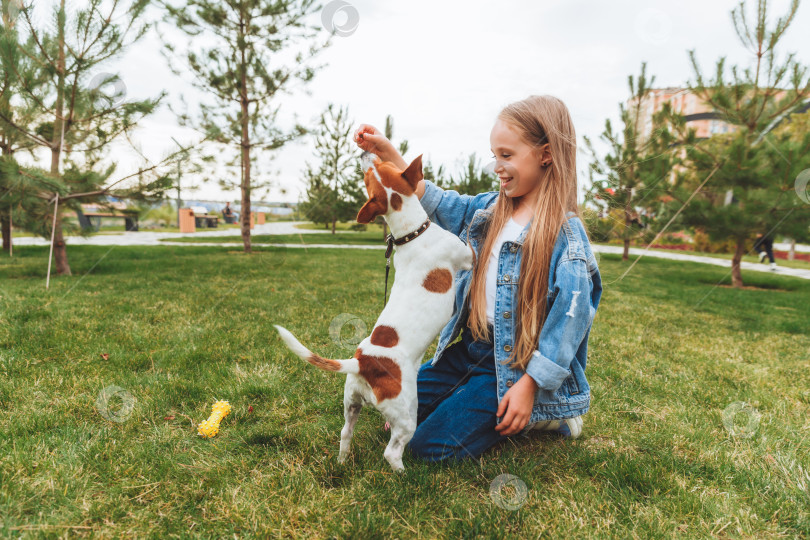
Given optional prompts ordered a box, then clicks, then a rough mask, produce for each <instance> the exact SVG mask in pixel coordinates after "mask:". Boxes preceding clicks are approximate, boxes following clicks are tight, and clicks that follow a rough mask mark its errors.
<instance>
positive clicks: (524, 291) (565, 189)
mask: <svg viewBox="0 0 810 540" xmlns="http://www.w3.org/2000/svg"><path fill="white" fill-rule="evenodd" d="M498 118H499V119H501V120H503V121H504V122H506V123H508V124H509V125H510V126H511V127H513V128H514V129H515V131H516V132H517V133H518V134H519V135H520V137H521V138H522V139H523V140H524V141H525V142H526V143H527V144H529V145H531V146H532V147H534V148H533V150H532V152H535V154H536V156H537V167H538V168H539V169H540V170H541V171H542V172H543V176H542V178H541V179H540V188H539V189H540V191H539V193H538V197H537V206H536V207H535V209H534V217H533V218H532V221H531V223H530V225H529V230H528V231H527V233H526V237H525V240H524V242H523V255H522V257H521V263H520V278H519V280H518V294H517V297H518V305H517V307H516V311H515V312H514V313H513V314H512V315H513V317H515V328H516V331H515V343H514V344H513V346H512V353H511V354H510V355H509V357H508V358H507V359H506V361H505V362H504V363H507V362H508V363H510V364H511V366H512V367H513V368H517V367H520V368H521V369H523V370H525V369H526V365H527V364H528V363H529V359H530V358H531V355H532V353H533V352H534V351H535V350H536V349H537V343H538V338H539V335H540V331H541V329H542V327H543V324H544V323H545V320H546V302H547V298H546V297H547V292H548V278H549V276H548V274H549V270H550V268H549V267H550V264H551V255H552V253H553V251H554V244H555V242H556V241H557V236H558V234H559V233H560V229H561V228H562V226H563V223H565V219H566V213H567V212H569V211H572V212H574V213H575V214H576V216H577V217H579V218H580V219H581V217H582V216H581V214H580V211H579V208H578V206H577V170H576V152H577V139H576V133H575V131H574V124H573V122H572V121H571V115H570V114H569V112H568V108H567V107H566V106H565V104H564V103H563V102H562V101H560V100H559V99H557V98H555V97H553V96H535V95H532V96H529V97H527V98H526V99H524V100H521V101H517V102H515V103H512V104H510V105H507V106H506V107H504V108H503V110H501V112H500V113H498ZM546 143H548V144H549V152H550V153H551V156H552V161H551V165H550V166H549V167H545V168H541V166H540V153H539V148H540V147H541V146H543V145H545V144H546ZM516 202H517V201H516V200H515V199H514V198H513V197H506V196H504V195H503V193H501V195H499V196H498V197H497V199H496V202H495V204H493V205H492V206H491V207H490V209H489V210H488V214H487V219H486V222H485V223H484V225H483V230H484V233H483V235H484V237H485V240H484V242H483V246H482V248H481V251H480V253H479V257H480V258H481V261H480V264H476V265H475V266H474V270H473V277H472V282H471V283H470V294H469V296H468V302H469V307H470V310H469V314H470V315H469V320H468V322H467V326H468V327H469V328H470V330H471V332H472V337H473V339H476V340H478V339H486V340H488V341H491V340H492V337H491V336H488V335H487V319H486V275H487V265H488V263H489V254H490V253H491V252H492V248H493V246H494V244H495V241H496V240H497V238H498V236H499V235H500V231H501V229H503V227H504V225H505V224H506V222H507V221H509V218H511V217H512V213H513V211H514V209H515V205H516ZM515 277H517V276H515Z"/></svg>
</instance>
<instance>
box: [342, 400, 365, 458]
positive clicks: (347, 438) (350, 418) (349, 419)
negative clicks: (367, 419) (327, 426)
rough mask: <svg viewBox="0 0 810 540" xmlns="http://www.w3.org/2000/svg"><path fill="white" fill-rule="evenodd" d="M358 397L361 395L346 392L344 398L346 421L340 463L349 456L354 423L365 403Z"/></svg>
mask: <svg viewBox="0 0 810 540" xmlns="http://www.w3.org/2000/svg"><path fill="white" fill-rule="evenodd" d="M358 398H359V396H357V395H353V394H349V392H346V397H345V398H344V400H343V417H344V418H345V419H346V423H345V424H343V429H342V430H341V431H340V453H339V454H338V463H344V462H345V461H346V458H347V457H348V456H349V448H350V447H351V444H352V435H353V434H354V425H355V423H357V417H358V416H359V415H360V410H361V409H362V408H363V404H362V403H361V402H360V400H359V399H358Z"/></svg>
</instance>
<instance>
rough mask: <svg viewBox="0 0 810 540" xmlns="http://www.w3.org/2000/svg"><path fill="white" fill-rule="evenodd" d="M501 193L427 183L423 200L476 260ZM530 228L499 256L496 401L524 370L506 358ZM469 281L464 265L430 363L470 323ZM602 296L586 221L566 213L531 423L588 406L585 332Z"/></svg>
mask: <svg viewBox="0 0 810 540" xmlns="http://www.w3.org/2000/svg"><path fill="white" fill-rule="evenodd" d="M498 194H499V192H498V191H490V192H486V193H481V194H479V195H461V194H459V193H458V192H456V191H453V190H445V189H442V188H440V187H439V186H437V185H436V184H434V183H433V182H431V181H430V180H425V193H424V195H423V196H422V198H421V199H420V202H421V204H422V208H424V210H425V212H427V214H428V217H429V218H430V220H431V221H433V222H434V223H436V224H437V225H439V226H440V227H442V228H443V229H445V230H448V231H450V232H452V233H453V234H455V235H457V236H458V237H459V238H460V239H461V240H462V241H463V242H465V243H467V244H468V245H469V246H471V247H472V249H473V251H474V252H475V254H476V258H477V259H479V258H480V254H479V249H480V247H481V245H482V244H483V237H482V236H483V235H482V233H483V230H482V229H483V227H482V225H483V223H484V222H485V221H486V218H487V216H488V215H489V212H491V211H489V210H487V209H488V208H489V207H490V206H491V205H492V204H493V203H494V202H495V200H496V199H497V197H498ZM570 214H573V212H569V215H570ZM528 228H529V225H528V224H527V225H526V226H525V227H524V228H523V230H522V231H521V233H520V236H518V238H517V240H515V241H514V242H511V241H506V242H504V243H503V245H502V246H501V251H500V254H499V256H498V273H497V281H496V287H495V289H496V291H495V322H494V325H493V329H494V334H495V335H494V348H495V366H496V375H497V388H498V402H500V401H501V400H502V399H503V396H504V394H506V392H507V390H509V388H510V387H511V386H512V385H513V384H514V383H515V382H517V380H518V379H520V377H522V376H523V374H524V371H523V370H522V369H520V368H512V367H510V366H508V365H506V364H504V363H503V362H504V361H505V360H506V359H507V358H508V357H509V353H510V351H511V350H512V345H513V344H514V342H515V324H514V321H515V318H514V317H512V313H513V311H514V310H515V309H517V306H518V302H517V301H518V298H517V291H518V283H519V280H520V275H519V274H520V259H521V254H522V252H523V249H522V247H523V242H524V239H525V237H526V234H527V232H528ZM485 259H486V257H484V260H485ZM471 280H472V271H471V270H461V271H459V272H458V273H457V274H456V276H455V281H456V301H455V307H454V310H453V316H452V317H451V319H450V321H449V322H448V323H447V325H446V326H445V327H444V328H443V329H442V331H441V333H440V334H439V344H438V346H437V348H436V354H435V355H434V357H433V360H432V361H431V365H432V364H435V363H436V362H438V361H439V359H440V358H441V356H442V353H443V352H444V350H445V348H446V347H447V346H448V345H449V344H450V343H452V342H453V341H454V340H455V339H456V338H457V337H458V334H459V333H460V332H461V330H462V329H463V327H464V326H465V325H466V323H467V316H468V313H467V312H468V308H467V305H466V297H467V294H468V292H469V288H470V282H471ZM601 296H602V280H601V276H600V274H599V267H598V266H597V264H596V259H595V257H594V255H593V252H592V251H591V246H590V243H589V242H588V238H587V236H586V234H585V229H584V226H583V224H582V222H581V221H580V220H579V218H576V217H575V216H574V217H568V219H567V220H566V221H565V223H564V224H563V226H562V228H561V231H560V233H559V235H558V237H557V241H556V243H555V245H554V251H553V254H552V257H551V270H550V272H549V280H548V294H547V301H546V303H547V311H546V313H547V315H546V322H545V324H544V325H543V328H542V330H541V331H540V335H539V336H538V343H537V349H535V351H534V353H533V354H532V357H531V359H530V360H529V363H528V365H527V366H526V371H525V372H526V373H528V374H529V376H530V377H531V378H532V379H534V381H535V382H536V383H537V386H538V388H537V392H536V394H535V400H534V406H533V407H532V413H531V418H530V419H529V423H530V424H531V423H534V422H538V421H541V420H551V419H561V418H571V417H574V416H579V415H581V414H584V413H586V412H587V411H588V409H589V407H590V386H589V385H588V381H587V380H586V378H585V364H586V360H587V354H588V335H589V333H590V329H591V324H592V323H593V319H594V316H595V315H596V309H597V307H598V306H599V300H600V297H601ZM498 422H499V423H500V420H498Z"/></svg>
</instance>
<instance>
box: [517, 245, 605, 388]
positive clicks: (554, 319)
mask: <svg viewBox="0 0 810 540" xmlns="http://www.w3.org/2000/svg"><path fill="white" fill-rule="evenodd" d="M554 290H555V296H554V301H553V303H552V305H551V310H550V311H549V313H548V316H547V317H546V321H545V323H544V324H543V329H542V330H541V331H540V337H539V339H538V347H537V350H535V351H534V353H532V356H531V359H530V360H529V363H528V365H527V366H526V373H528V374H529V376H530V377H531V378H532V379H534V381H535V382H536V383H537V386H538V387H539V388H542V389H543V390H548V391H551V392H554V391H556V390H557V389H558V388H559V387H560V385H562V383H563V381H564V380H565V378H566V377H568V375H570V370H569V366H570V365H571V361H572V360H573V359H574V356H575V355H576V352H577V350H578V349H579V346H580V344H581V343H582V340H583V339H585V334H586V333H587V332H588V329H589V328H590V327H591V323H592V321H593V317H594V315H596V309H594V308H593V307H592V306H591V282H590V279H589V275H588V264H587V263H586V262H585V261H584V260H582V259H569V260H566V261H563V262H561V263H559V265H558V267H557V269H556V273H555V280H554Z"/></svg>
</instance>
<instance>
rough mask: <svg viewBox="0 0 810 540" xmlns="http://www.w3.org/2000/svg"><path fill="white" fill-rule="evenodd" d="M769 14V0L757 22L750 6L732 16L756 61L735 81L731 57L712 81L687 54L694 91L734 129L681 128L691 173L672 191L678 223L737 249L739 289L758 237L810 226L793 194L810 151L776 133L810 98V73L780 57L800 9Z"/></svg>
mask: <svg viewBox="0 0 810 540" xmlns="http://www.w3.org/2000/svg"><path fill="white" fill-rule="evenodd" d="M768 7H769V3H768V2H767V1H766V0H759V1H758V3H757V6H756V10H755V11H754V17H753V18H751V17H750V15H749V14H747V13H746V5H745V2H741V3H740V4H739V5H738V6H737V7H736V8H734V9H733V10H732V12H731V17H732V21H733V23H734V29H735V30H736V33H737V36H738V37H739V39H740V41H741V42H742V44H743V45H744V46H745V47H746V49H747V50H748V51H749V52H750V53H751V54H752V56H753V65H752V66H749V67H746V68H744V69H740V68H738V67H737V66H732V68H731V70H730V71H731V78H730V79H728V78H727V73H726V62H725V58H721V59H720V60H718V61H717V65H716V70H715V74H714V77H713V78H712V79H711V80H706V79H705V78H704V76H703V75H702V72H701V69H700V67H699V66H698V62H697V59H696V55H695V51H694V50H691V51H689V57H690V59H691V62H692V67H693V71H694V74H695V81H694V82H690V83H689V88H690V90H691V91H692V92H694V93H695V94H696V95H697V96H698V97H700V98H701V99H703V100H704V101H705V102H706V103H708V104H709V105H711V106H712V107H713V108H714V110H715V114H716V115H717V117H718V118H719V119H721V120H722V121H724V122H727V123H729V124H731V126H732V131H731V132H730V133H726V134H718V135H714V136H713V137H711V138H709V139H707V140H698V139H697V137H696V135H695V132H694V130H691V129H681V130H680V136H681V139H682V142H683V143H684V145H685V148H686V157H687V166H688V170H687V171H686V172H685V173H683V174H679V175H678V177H677V180H676V183H675V185H674V186H673V188H672V190H671V192H670V194H671V195H672V196H673V197H674V198H675V201H673V203H672V208H671V210H673V211H674V210H675V208H677V209H679V210H680V209H682V213H681V214H680V218H679V219H680V224H682V225H684V226H688V227H693V228H695V229H698V230H705V231H706V232H707V233H708V235H709V238H710V239H711V240H714V241H731V242H733V244H734V246H735V250H734V254H733V257H732V271H731V280H732V284H733V285H734V286H735V287H742V286H743V280H742V273H741V270H740V261H741V259H742V256H743V255H744V254H745V253H746V246H747V245H749V244H750V243H751V241H752V240H753V238H754V236H755V234H756V233H763V234H770V235H771V236H775V235H779V234H788V235H790V234H794V235H796V234H797V233H798V231H797V227H798V228H799V229H801V228H802V227H806V225H807V223H808V221H809V220H810V207H808V205H807V204H806V203H805V202H804V201H802V200H801V199H800V198H799V197H796V196H795V192H794V181H795V178H796V177H797V175H798V174H799V173H800V172H801V171H802V170H803V169H806V168H807V167H808V165H810V147H808V146H807V145H806V139H805V140H803V141H799V142H798V143H797V142H791V141H790V138H789V137H783V136H780V134H779V133H775V132H773V131H772V128H773V127H774V126H775V125H776V124H777V123H778V122H779V121H780V120H783V119H785V118H786V117H788V116H789V115H790V114H792V113H793V112H795V111H797V110H798V109H799V108H800V107H802V106H804V103H805V102H806V101H807V99H808V98H810V78H808V77H807V67H805V66H803V65H802V64H800V63H799V62H798V61H797V60H796V59H795V57H794V55H793V54H788V55H786V56H785V58H784V59H783V60H780V59H779V58H778V57H777V54H776V46H777V44H778V43H779V41H780V40H781V38H782V37H783V36H784V34H785V32H786V31H787V29H788V27H789V26H790V24H791V22H792V21H793V19H794V17H795V14H796V11H797V9H798V7H799V2H798V0H793V1H792V2H791V4H790V7H789V8H788V10H787V13H786V15H785V16H783V17H779V18H777V19H776V21H774V23H773V24H772V25H771V24H769V23H768ZM681 125H683V124H682V122H681ZM690 198H691V199H690ZM690 200H691V202H689V201H690ZM687 203H689V204H687Z"/></svg>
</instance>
